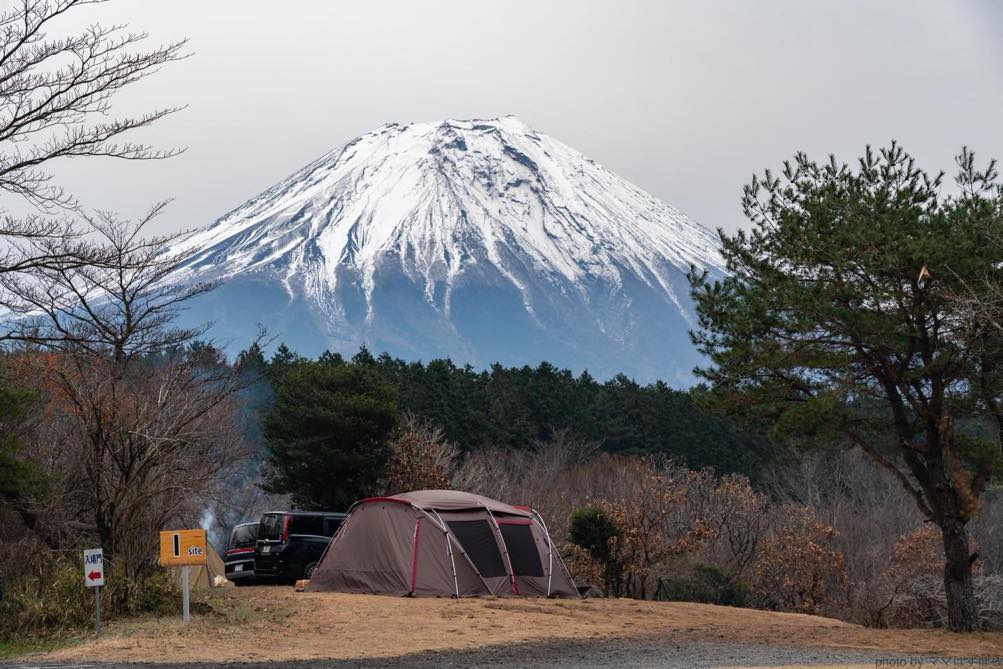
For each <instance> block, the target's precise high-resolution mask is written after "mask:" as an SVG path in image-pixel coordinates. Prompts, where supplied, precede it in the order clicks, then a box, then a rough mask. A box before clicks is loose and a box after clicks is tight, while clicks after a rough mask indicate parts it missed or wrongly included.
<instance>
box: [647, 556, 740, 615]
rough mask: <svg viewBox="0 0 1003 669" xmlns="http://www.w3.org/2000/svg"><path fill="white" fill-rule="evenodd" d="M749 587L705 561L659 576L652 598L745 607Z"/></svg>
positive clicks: (682, 566)
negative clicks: (704, 562)
mask: <svg viewBox="0 0 1003 669" xmlns="http://www.w3.org/2000/svg"><path fill="white" fill-rule="evenodd" d="M748 596H749V589H748V587H747V586H746V585H745V584H744V583H742V582H740V581H738V580H736V579H735V578H734V577H732V576H731V575H730V574H728V573H727V572H725V571H722V570H721V569H718V568H717V567H714V566H712V565H706V564H696V565H692V566H684V565H681V566H680V568H679V570H678V571H674V572H673V573H671V574H668V575H666V576H662V577H660V578H659V579H658V587H657V589H656V590H655V599H656V600H661V601H667V602H700V603H702V604H718V605H720V606H745V605H746V601H747V600H748Z"/></svg>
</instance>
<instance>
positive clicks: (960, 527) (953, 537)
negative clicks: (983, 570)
mask: <svg viewBox="0 0 1003 669" xmlns="http://www.w3.org/2000/svg"><path fill="white" fill-rule="evenodd" d="M940 529H941V533H942V534H943V537H944V594H945V596H946V597H947V625H948V627H949V628H950V629H951V631H952V632H974V631H975V630H977V629H978V628H979V611H978V607H977V605H976V603H975V587H974V585H973V583H972V562H973V559H972V554H971V552H970V550H969V543H968V532H967V530H966V529H965V526H964V524H963V523H960V522H958V521H956V520H950V521H947V522H946V523H944V525H943V526H942V527H941V528H940Z"/></svg>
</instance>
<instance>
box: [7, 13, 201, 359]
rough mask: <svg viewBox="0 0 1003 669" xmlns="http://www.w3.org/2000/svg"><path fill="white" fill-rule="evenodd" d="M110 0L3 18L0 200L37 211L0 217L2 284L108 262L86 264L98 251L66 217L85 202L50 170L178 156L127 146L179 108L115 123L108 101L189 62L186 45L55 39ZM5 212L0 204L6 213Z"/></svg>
mask: <svg viewBox="0 0 1003 669" xmlns="http://www.w3.org/2000/svg"><path fill="white" fill-rule="evenodd" d="M104 1H105V0H21V1H20V2H18V3H16V6H15V7H13V8H12V9H8V10H7V11H4V12H2V13H0V192H5V193H8V194H10V195H16V196H18V197H20V198H22V199H23V200H25V201H27V202H28V203H29V204H30V205H31V206H32V207H33V208H34V209H35V210H36V211H37V213H34V214H30V215H27V216H23V217H17V216H12V215H10V214H6V215H3V216H0V275H2V274H12V273H13V274H17V273H20V272H26V271H31V270H34V269H36V268H48V269H52V268H59V267H72V266H80V265H86V264H94V263H98V262H101V261H102V260H103V259H102V258H99V257H94V256H93V255H89V253H93V252H94V251H95V250H96V248H95V247H93V246H89V245H86V244H83V243H81V242H80V240H79V231H78V230H77V227H76V226H75V225H74V222H73V220H72V218H70V215H71V214H72V213H73V212H75V211H77V210H78V209H79V203H78V201H77V199H76V198H75V197H73V196H72V195H71V194H69V193H67V192H66V191H65V190H64V189H63V188H62V187H60V186H59V185H58V184H56V183H55V182H54V180H53V177H52V174H51V173H50V172H49V171H48V170H47V169H46V168H47V167H48V166H49V164H50V163H52V162H53V161H57V160H59V159H66V158H80V157H97V156H103V157H111V158H121V159H125V160H156V159H161V158H167V157H170V156H172V155H175V154H177V153H178V152H179V151H180V150H179V149H164V150H158V149H155V148H153V147H151V146H149V145H146V144H142V143H134V142H130V141H124V136H125V135H126V134H127V133H129V132H130V131H132V130H135V129H137V128H142V127H145V126H148V125H150V124H152V123H155V122H156V121H159V120H160V119H162V118H164V117H165V116H167V115H169V114H172V113H174V112H175V111H178V109H180V108H179V107H163V108H160V109H154V110H153V111H150V112H147V113H144V114H140V115H137V116H130V115H125V116H119V117H115V116H113V115H112V107H111V101H112V98H113V97H114V95H115V94H116V93H118V92H119V91H120V90H122V89H123V88H125V87H127V86H129V85H130V84H133V83H135V82H137V81H139V80H140V79H143V78H144V77H146V76H148V75H150V74H152V73H154V72H156V71H157V70H158V69H159V68H160V67H161V66H162V65H164V64H167V63H170V62H172V61H175V60H178V59H180V58H183V57H185V54H184V53H183V49H184V46H185V42H184V41H181V42H172V43H168V44H164V45H160V46H156V47H153V48H148V49H147V48H143V43H144V42H145V41H146V40H147V39H148V35H147V34H146V33H144V32H133V31H130V30H128V29H127V27H126V26H123V25H111V26H102V25H100V24H97V23H92V24H90V25H89V26H88V27H86V28H84V29H83V30H80V31H79V32H76V33H73V34H62V35H58V36H51V35H50V30H51V29H52V28H53V27H55V26H56V24H58V22H59V20H61V19H65V18H66V17H69V16H72V17H76V16H78V14H79V13H80V12H79V10H81V9H82V8H84V7H85V6H87V5H95V4H101V3H102V2H104ZM5 209H6V207H4V206H3V205H0V213H3V211H4V210H5ZM55 214H60V216H58V217H53V216H54V215H55ZM3 338H4V337H3V333H2V332H0V340H2V339H3Z"/></svg>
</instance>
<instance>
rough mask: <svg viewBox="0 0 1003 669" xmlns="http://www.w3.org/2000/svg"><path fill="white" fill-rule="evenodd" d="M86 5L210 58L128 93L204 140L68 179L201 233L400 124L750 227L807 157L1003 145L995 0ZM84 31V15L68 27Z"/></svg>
mask: <svg viewBox="0 0 1003 669" xmlns="http://www.w3.org/2000/svg"><path fill="white" fill-rule="evenodd" d="M88 12H89V14H88V16H87V18H88V19H91V18H93V19H94V20H97V21H101V22H128V23H130V24H132V26H133V27H134V28H137V29H143V30H147V31H149V32H150V33H151V34H152V37H153V39H156V40H160V41H167V40H171V39H177V38H183V37H188V38H189V39H190V45H191V51H192V52H193V54H194V55H193V56H192V57H191V58H190V59H188V60H187V61H184V62H181V63H176V64H174V65H171V66H169V67H167V68H166V69H165V70H163V71H162V72H161V73H159V74H157V75H155V76H154V77H152V78H150V79H148V80H146V81H144V82H141V83H140V84H137V85H136V86H134V87H132V88H131V89H130V90H128V91H127V92H125V93H123V95H122V96H121V100H120V101H119V103H118V108H120V109H122V110H125V111H130V110H140V109H144V108H150V107H153V106H161V105H172V104H187V105H188V108H187V109H186V110H185V111H183V112H180V113H179V114H177V115H176V116H174V117H172V118H170V119H168V120H166V121H164V122H162V123H161V124H159V125H158V126H157V127H156V128H155V129H151V130H149V131H146V132H145V134H143V135H142V136H140V138H142V139H145V140H150V141H153V142H155V143H159V144H162V145H183V146H187V147H188V150H187V152H186V153H185V154H184V155H182V156H180V157H177V158H174V159H172V160H169V161H164V162H159V163H144V164H137V163H131V162H114V161H103V162H101V161H98V160H88V161H82V162H78V163H75V164H74V163H67V164H64V166H62V167H60V169H59V171H58V175H59V176H60V178H61V179H62V181H63V183H64V184H66V185H67V186H68V187H69V188H70V189H71V190H72V191H73V192H75V193H76V194H77V195H79V196H80V197H81V199H82V200H83V201H84V202H85V204H88V205H90V206H92V207H100V208H107V209H114V210H117V211H119V212H121V213H122V214H125V215H129V216H134V215H137V214H139V213H140V212H141V211H142V210H143V209H145V208H146V207H147V206H148V205H149V204H150V203H152V202H154V201H156V200H159V199H162V198H166V197H173V198H175V202H174V204H173V205H172V206H171V208H170V210H169V211H168V213H167V215H166V216H165V217H164V218H163V219H162V220H161V221H160V222H159V223H158V227H157V228H156V229H157V231H160V232H163V231H168V230H176V229H180V228H187V227H199V226H202V225H205V224H207V223H209V222H211V221H212V220H213V219H215V218H216V217H218V216H220V215H221V214H223V213H225V212H226V211H228V210H230V209H232V208H234V207H235V206H237V205H239V204H241V203H242V202H243V201H244V200H246V199H248V198H250V197H252V196H253V195H255V194H257V193H258V192H260V191H261V190H263V189H265V188H266V187H268V186H269V185H271V184H272V183H274V182H275V181H277V180H279V179H280V178H282V177H284V176H286V175H288V174H289V173H291V172H293V171H294V170H296V169H297V168H299V167H301V166H303V165H304V164H306V163H307V162H309V161H310V160H312V159H313V158H315V157H317V156H318V155H320V154H322V153H324V152H325V151H327V150H329V149H331V148H333V147H335V146H337V145H339V144H342V143H344V142H346V141H348V140H350V139H352V138H353V137H355V136H356V135H359V134H361V133H364V132H366V131H368V130H371V129H373V128H376V127H377V126H379V125H381V124H383V123H386V122H388V121H398V122H407V121H429V120H437V119H443V118H472V117H481V118H484V117H493V116H500V115H504V114H515V115H517V116H520V117H521V118H523V119H524V120H525V121H526V122H527V123H528V124H530V125H531V126H533V127H534V128H536V129H537V130H540V131H542V132H545V133H547V134H549V135H551V136H553V137H555V138H557V139H559V140H561V141H563V142H565V143H567V144H569V145H571V146H572V147H575V148H577V149H578V150H580V151H582V152H583V153H585V154H586V155H588V156H589V157H590V158H592V159H594V160H596V161H597V162H599V163H601V164H603V165H605V166H606V167H608V168H610V169H612V170H613V171H615V172H617V173H619V174H620V175H622V176H624V177H626V178H627V179H629V180H630V181H632V182H634V183H635V184H637V185H638V186H640V187H642V188H644V189H645V190H647V191H649V192H650V193H652V194H654V195H655V196H657V197H659V198H661V199H662V200H664V201H666V202H668V203H670V204H672V205H674V206H676V207H678V208H680V209H681V210H683V211H684V212H686V213H687V214H689V215H690V216H691V217H692V218H694V219H695V220H697V221H699V222H700V223H702V224H704V225H706V226H708V227H711V228H716V227H724V228H725V229H728V230H733V229H735V228H736V227H738V226H739V225H741V224H742V216H741V212H740V210H739V204H738V203H739V198H740V195H741V187H742V185H743V184H745V183H746V182H747V181H748V180H749V177H750V176H751V174H752V173H753V172H754V171H759V170H761V169H762V168H764V167H768V166H776V165H778V164H779V163H780V162H781V161H782V160H783V159H785V158H788V157H789V156H790V155H791V154H792V153H793V152H794V151H795V150H798V149H804V150H806V151H808V152H809V153H810V154H813V155H817V156H819V157H820V158H821V157H824V156H825V155H827V154H828V153H830V152H834V153H836V154H837V156H839V157H841V158H844V159H847V160H850V159H853V158H855V157H856V156H858V155H859V154H860V153H861V151H862V149H863V147H864V145H865V144H867V143H871V144H885V143H887V142H888V141H889V140H890V139H892V138H895V139H898V140H900V141H901V142H902V143H904V145H905V147H906V148H907V149H908V150H910V151H911V152H912V153H913V154H914V155H916V156H917V157H918V158H919V159H920V160H921V162H922V163H923V164H924V166H926V167H928V168H929V169H931V170H936V169H941V168H945V169H946V168H950V167H952V166H953V163H952V162H951V160H952V157H953V156H954V154H955V153H956V152H957V150H958V149H959V148H960V147H961V146H962V145H963V144H968V145H969V146H971V147H973V148H975V150H976V151H977V153H979V154H980V155H982V156H983V157H988V156H999V157H1001V158H1003V3H1000V2H995V0H985V1H982V2H979V1H975V0H972V1H961V2H948V1H947V0H943V1H939V2H927V1H921V0H901V1H893V0H885V1H882V2H873V1H859V2H858V1H843V2H835V1H833V2H825V1H822V0H815V1H811V2H807V1H803V0H791V1H787V2H780V1H769V0H756V1H753V0H747V1H745V2H733V1H723V0H722V1H707V0H699V1H697V0H694V1H692V2H668V1H660V0H650V1H642V0H636V1H625V0H615V1H614V0H609V1H605V2H599V1H584V0H536V1H529V0H506V1H505V2H500V1H495V2H476V1H474V0H455V1H454V0H449V1H446V0H435V1H433V0H399V1H389V0H386V1H381V0H355V1H347V0H337V1H330V0H324V1H321V0H281V1H279V0H271V1H265V0H211V1H207V0H114V2H112V3H110V4H107V5H101V6H98V7H95V8H91V9H89V10H88ZM67 27H71V26H67Z"/></svg>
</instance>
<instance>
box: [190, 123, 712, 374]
mask: <svg viewBox="0 0 1003 669" xmlns="http://www.w3.org/2000/svg"><path fill="white" fill-rule="evenodd" d="M184 246H185V247H186V248H187V249H194V250H197V252H196V253H195V255H194V256H193V258H192V259H191V261H190V262H189V263H188V264H187V265H186V266H185V267H184V268H183V270H182V272H180V273H179V276H178V279H179V280H196V279H198V280H203V279H222V280H224V283H223V285H222V286H221V288H219V289H217V290H216V291H214V292H213V293H210V294H209V295H207V296H205V297H203V298H199V300H198V301H197V303H196V304H195V305H194V308H193V309H192V310H191V311H190V312H189V314H188V316H187V317H188V318H191V319H212V320H213V321H214V322H215V326H214V327H215V330H214V333H215V334H216V335H217V336H218V337H220V338H222V339H224V340H226V341H229V342H230V343H231V345H234V346H243V345H244V344H245V343H246V342H247V340H248V338H249V336H250V335H252V334H253V333H254V332H255V330H256V324H258V323H260V324H262V325H264V326H265V327H266V328H267V329H268V331H269V332H270V333H271V334H273V335H275V336H277V338H278V339H280V340H282V341H285V342H286V343H287V344H289V345H290V346H291V347H293V348H294V349H296V350H297V351H299V352H301V353H304V354H316V353H318V352H320V351H322V350H324V349H330V350H333V351H341V352H343V353H348V354H351V353H354V352H355V351H356V350H358V348H359V346H361V345H363V344H365V345H367V346H368V347H369V348H370V350H372V351H374V352H381V351H388V352H390V353H391V354H394V355H399V356H402V357H405V358H408V359H424V360H428V359H430V358H433V357H447V356H448V357H451V358H452V359H453V360H454V361H455V362H458V363H470V364H472V365H474V366H475V367H484V366H487V365H489V364H491V363H492V362H495V361H499V362H502V363H503V364H506V365H509V364H530V365H535V364H537V363H539V362H540V361H541V360H548V361H550V362H552V363H554V364H556V365H559V366H568V367H571V368H572V369H575V370H577V371H580V370H584V369H588V370H589V371H590V372H591V373H592V374H593V375H594V376H598V377H608V376H611V375H613V374H616V373H618V372H624V373H626V374H627V375H629V376H635V377H637V378H638V379H639V380H642V379H643V380H651V379H653V378H663V379H665V380H667V381H669V382H670V383H672V384H673V385H685V384H687V383H688V382H689V381H690V380H691V377H690V374H689V372H690V369H691V368H692V366H693V364H694V363H695V362H696V361H697V356H696V353H695V352H694V350H693V348H692V346H691V345H690V343H689V340H688V336H687V330H688V329H689V328H690V327H691V326H692V318H693V317H692V307H691V304H690V301H689V297H688V285H687V282H686V277H685V273H686V271H687V269H688V268H689V266H690V265H691V264H692V265H696V266H697V267H700V268H706V269H710V270H711V271H715V272H717V271H720V267H721V259H720V256H719V253H718V251H717V240H716V238H715V237H714V236H713V235H712V234H711V233H710V232H709V231H708V230H706V229H705V228H703V227H701V226H699V225H697V224H695V223H693V222H692V221H690V220H689V219H688V218H686V217H685V216H684V215H683V214H681V213H680V212H678V211H677V210H675V209H673V208H672V207H670V206H668V205H666V204H663V203H661V202H659V201H658V200H656V199H655V198H654V197H652V196H650V195H648V194H647V193H645V192H644V191H642V190H640V189H639V188H637V187H635V186H633V185H631V184H630V183H628V182H626V181H624V180H623V179H621V178H620V177H618V176H616V175H615V174H613V173H612V172H610V171H609V170H607V169H605V168H603V167H602V166H600V165H598V164H596V163H594V162H593V161H591V160H589V159H588V158H586V157H584V156H583V155H582V154H580V153H578V152H577V151H575V150H574V149H571V148H570V147H568V146H566V145H564V144H562V143H560V142H558V141H556V140H554V139H552V138H550V137H548V136H546V135H544V134H541V133H539V132H536V131H534V130H532V129H530V128H529V127H527V126H526V125H525V124H524V123H522V122H521V121H520V120H518V119H516V118H514V117H511V116H509V117H504V118H500V119H492V120H471V121H453V120H450V121H443V122H441V123H413V124H407V125H399V124H396V123H391V124H388V125H385V126H383V127H382V128H379V129H378V130H375V131H374V132H371V133H369V134H366V135H363V136H361V137H359V138H357V139H355V140H352V141H351V142H349V143H347V144H345V145H344V146H342V147H339V148H337V149H335V150H334V151H332V152H330V153H328V154H327V155H325V156H322V157H321V158H320V159H318V160H316V161H314V162H313V163H311V164H310V165H307V166H306V167H305V168H303V169H302V170H300V171H299V172H297V173H296V174H294V175H292V176H291V177H289V178H288V179H286V180H284V181H282V182H281V183H279V184H277V185H276V186H274V187H272V188H271V189H269V190H267V191H265V192H264V193H262V194H261V195H259V196H258V197H256V198H254V199H252V200H250V201H249V202H247V203H245V204H244V205H242V206H241V207H239V208H237V209H235V210H234V211H232V212H230V213H229V214H227V215H226V216H224V217H223V218H221V219H219V220H218V221H216V222H215V223H214V224H212V225H211V226H209V227H207V228H205V229H203V230H200V231H197V232H195V233H193V234H192V235H191V236H190V237H189V238H188V239H187V240H186V241H185V242H184Z"/></svg>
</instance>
